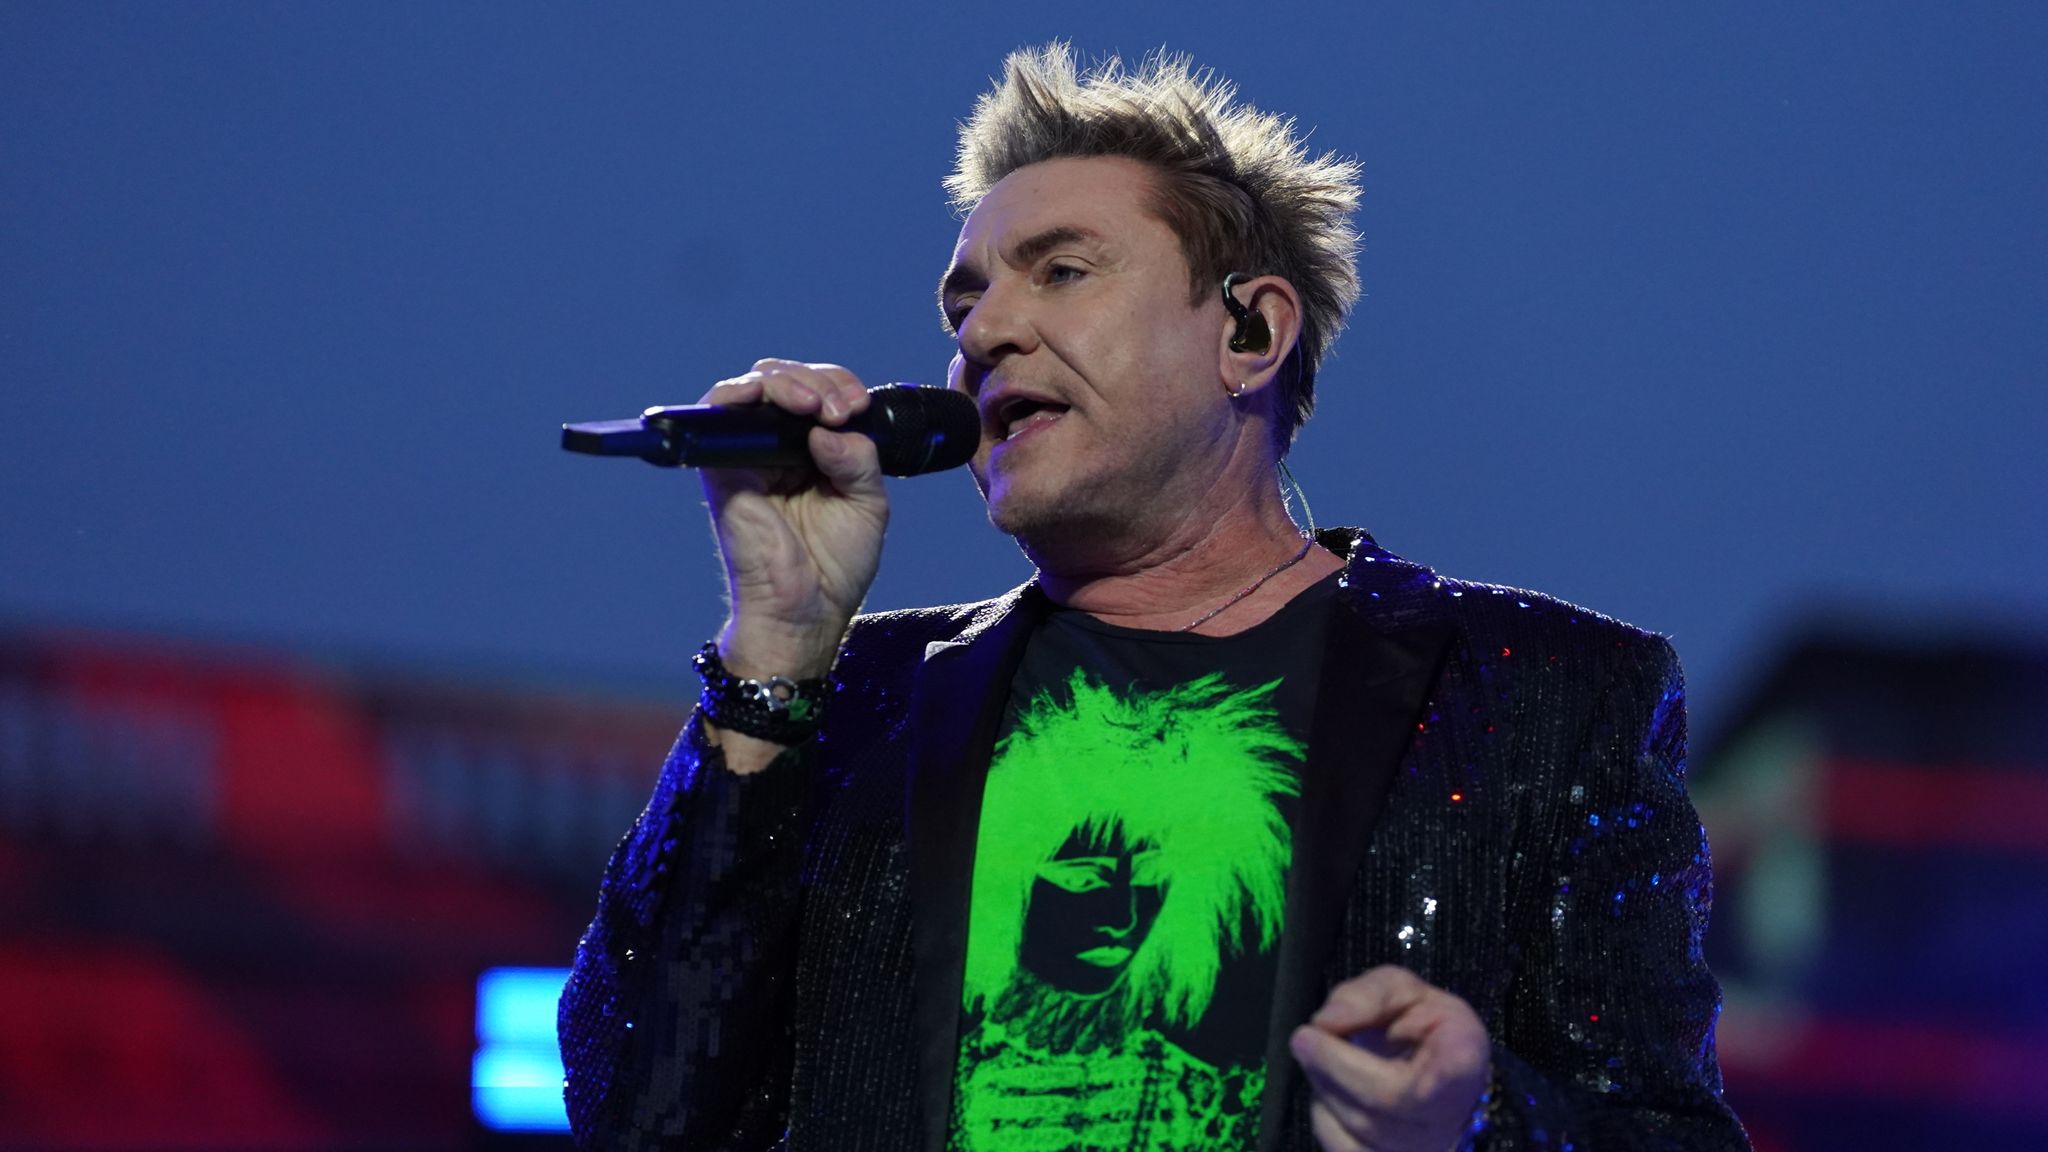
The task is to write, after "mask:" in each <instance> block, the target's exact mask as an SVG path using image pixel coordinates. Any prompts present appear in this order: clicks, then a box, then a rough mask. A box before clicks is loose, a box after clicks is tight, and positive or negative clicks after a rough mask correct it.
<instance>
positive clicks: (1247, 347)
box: [1217, 273, 1301, 396]
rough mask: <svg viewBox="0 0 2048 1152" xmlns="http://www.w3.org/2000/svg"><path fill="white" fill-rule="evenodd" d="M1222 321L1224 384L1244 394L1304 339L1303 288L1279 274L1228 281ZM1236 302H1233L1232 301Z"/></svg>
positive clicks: (1270, 376) (1275, 371)
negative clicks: (1302, 319) (1302, 315)
mask: <svg viewBox="0 0 2048 1152" xmlns="http://www.w3.org/2000/svg"><path fill="white" fill-rule="evenodd" d="M1223 294H1224V295H1225V296H1226V297H1228V300H1227V301H1226V302H1225V303H1224V312H1225V316H1224V324H1223V329H1222V337H1221V340H1220V341H1219V348H1218V351H1219V352H1220V354H1221V361H1220V363H1219V364H1218V365H1217V367H1218V369H1219V372H1218V374H1219V376H1220V377H1221V378H1222V380H1223V388H1224V390H1225V391H1226V392H1229V393H1230V394H1231V395H1232V396H1244V395H1248V394H1250V393H1253V392H1257V391H1258V390H1259V389H1261V388H1265V387H1267V386H1268V385H1270V384H1271V383H1272V382H1273V380H1274V378H1275V377H1277V376H1278V375H1279V374H1280V366H1281V365H1282V364H1285V363H1286V362H1287V357H1288V356H1290V355H1292V354H1293V353H1294V346H1295V345H1296V344H1297V343H1298V342H1299V341H1300V339H1301V294H1300V293H1298V292H1296V291H1295V290H1294V285H1292V284H1290V283H1288V282H1287V280H1286V279H1285V278H1283V277H1279V276H1258V277H1245V276H1243V275H1241V274H1238V273H1232V274H1231V275H1230V277H1228V278H1227V279H1226V280H1225V281H1224V287H1223ZM1233 305H1235V307H1233Z"/></svg>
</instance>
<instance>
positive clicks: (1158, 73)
mask: <svg viewBox="0 0 2048 1152" xmlns="http://www.w3.org/2000/svg"><path fill="white" fill-rule="evenodd" d="M1236 95H1237V89H1236V87H1235V86H1234V85H1232V84H1231V83H1230V82H1229V81H1227V80H1224V79H1221V78H1219V77H1217V76H1216V75H1215V73H1214V72H1212V71H1210V70H1208V69H1202V70H1199V71H1198V70H1196V68H1195V66H1194V62H1193V61H1192V60H1190V59H1189V58H1188V57H1186V56H1179V55H1169V54H1167V53H1165V52H1163V51H1161V52H1158V53H1155V54H1153V55H1150V56H1148V57H1146V58H1145V60H1144V61H1143V62H1142V63H1141V64H1140V65H1139V66H1138V68H1137V69H1136V70H1135V71H1132V70H1128V69H1126V68H1125V67H1124V65H1123V62H1122V61H1121V60H1120V59H1118V58H1117V57H1115V56H1111V57H1108V58H1107V59H1105V60H1103V61H1102V62H1100V63H1098V64H1096V65H1095V66H1094V67H1092V68H1089V69H1088V70H1086V71H1085V72H1084V71H1081V70H1079V69H1078V68H1077V67H1076V66H1075V62H1074V56H1073V51H1072V49H1071V48H1070V47H1069V46H1068V45H1067V44H1066V43H1064V42H1062V41H1054V42H1053V43H1050V44H1047V45H1045V46H1044V47H1043V48H1024V49H1019V50H1018V51H1016V52H1012V53H1011V54H1010V56H1009V58H1008V59H1006V60H1004V61H1003V78H1002V80H1000V81H998V82H997V84H996V86H995V87H994V88H992V89H990V90H989V91H988V92H986V93H983V94H982V96H981V97H980V98H979V99H977V100H976V101H975V104H974V115H973V116H971V117H970V118H969V119H968V120H967V121H966V122H965V123H963V124H962V125H961V126H960V151H959V155H958V158H957V159H956V161H955V163H954V165H953V173H952V175H950V176H948V177H946V192H947V194H948V195H949V196H950V197H951V199H952V204H953V207H954V209H955V210H956V211H958V212H960V213H962V214H963V215H964V214H965V213H967V212H970V211H972V210H973V208H974V206H975V205H976V204H977V203H979V202H980V201H981V198H982V197H983V196H985V195H987V194H988V190H989V189H990V188H993V187H995V185H996V183H997V182H998V181H1000V180H1002V178H1003V177H1005V176H1007V175H1009V174H1010V173H1012V172H1015V171H1016V170H1017V169H1019V168H1022V167H1024V166H1026V165H1028V164H1036V163H1038V162H1039V161H1041V160H1051V159H1054V158H1056V157H1063V156H1124V157H1128V158H1130V159H1133V160H1138V161H1141V162H1143V163H1145V164H1147V165H1150V166H1151V167H1152V168H1153V169H1154V170H1155V171H1156V172H1157V173H1158V181H1157V186H1156V188H1155V191H1154V196H1153V200H1152V204H1151V208H1152V210H1153V212H1155V213H1156V214H1157V215H1158V216H1159V218H1160V219H1161V220H1163V221H1165V222H1166V224H1167V225H1168V226H1169V227H1171V228H1172V229H1173V230H1174V233H1175V234H1176V235H1178V236H1179V237H1180V242H1181V252H1182V255H1184V256H1185V257H1186V258H1187V263H1188V273H1189V277H1190V291H1191V293H1192V295H1191V299H1190V303H1192V304H1200V303H1201V302H1202V300H1203V299H1204V298H1205V297H1206V296H1207V295H1208V294H1210V293H1213V292H1215V291H1216V290H1217V289H1218V287H1219V286H1220V285H1221V284H1222V283H1223V277H1225V276H1226V275H1228V274H1230V273H1231V272H1247V273H1250V274H1251V275H1254V276H1265V275H1276V276H1280V277H1283V278H1285V279H1286V280H1287V281H1288V282H1289V283H1291V284H1293V285H1294V288H1295V290H1296V291H1297V292H1299V293H1300V294H1301V301H1302V312H1303V317H1302V333H1301V341H1300V349H1299V351H1300V355H1299V356H1298V357H1291V358H1290V361H1291V362H1290V363H1289V364H1287V365H1285V366H1283V367H1282V368H1281V371H1280V374H1279V377H1278V380H1277V383H1278V384H1279V387H1280V396H1281V401H1282V402H1281V403H1280V404H1279V405H1278V406H1277V421H1278V425H1279V427H1278V428H1277V430H1276V431H1277V433H1278V436H1279V442H1280V445H1281V446H1282V450H1283V451H1284V450H1285V446H1286V445H1287V444H1288V443H1290V442H1291V441H1292V440H1293V437H1294V433H1295V431H1296V430H1297V429H1298V428H1299V427H1300V425H1301V422H1302V421H1304V420H1306V419H1308V416H1309V413H1310V411H1312V410H1313V409H1314V407H1315V378H1316V372H1317V369H1318V368H1320V367H1321V365H1322V361H1323V356H1324V355H1325V354H1326V353H1327V352H1328V351H1329V348H1330V344H1331V342H1332V341H1334V340H1335V339H1336V338H1337V333H1338V332H1339V331H1341V330H1342V329H1343V327H1344V319H1345V317H1346V316H1347V315H1349V313H1350V311H1351V306H1352V304H1353V303H1355V302H1356V301H1357V299H1358V268H1357V263H1356V260H1357V255H1358V239H1359V237H1358V233H1357V232H1356V231H1355V230H1353V228H1352V227H1351V222H1350V219H1351V213H1352V210H1353V209H1355V208H1356V207H1357V205H1358V193H1359V187H1358V165H1357V163H1356V162H1354V161H1350V160H1340V159H1338V158H1337V157H1336V155H1335V154H1334V153H1329V152H1326V153H1324V154H1323V155H1321V156H1315V157H1312V156H1310V155H1309V152H1308V146H1307V144H1306V142H1305V141H1304V140H1303V138H1302V137H1301V136H1299V135H1297V134H1296V132H1295V130H1294V121H1293V120H1292V119H1289V118H1283V117H1280V116H1275V115H1273V114H1271V113H1267V112H1261V111H1259V110H1258V109H1257V108H1254V107H1252V106H1251V105H1249V104H1240V103H1236V102H1235V98H1236Z"/></svg>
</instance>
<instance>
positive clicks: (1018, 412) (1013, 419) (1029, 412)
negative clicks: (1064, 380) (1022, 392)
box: [994, 396, 1067, 444]
mask: <svg viewBox="0 0 2048 1152" xmlns="http://www.w3.org/2000/svg"><path fill="white" fill-rule="evenodd" d="M1066 411H1067V405H1065V404H1056V403H1053V402H1052V401H1050V400H1037V399H1033V398H1032V397H1029V396H1016V397H1012V398H1010V399H1008V400H1005V401H1003V403H1002V406H1001V407H1000V408H998V409H997V410H996V413H995V421H994V425H995V428H996V430H997V431H999V432H1000V433H1001V436H1000V439H1001V441H1002V442H1003V443H1005V444H1007V443H1010V442H1012V441H1015V440H1018V439H1020V438H1022V437H1024V436H1027V435H1029V434H1031V433H1032V432H1035V431H1037V430H1039V429H1040V428H1043V427H1045V426H1046V425H1048V424H1051V423H1052V422H1054V421H1055V420H1058V419H1059V418H1060V417H1061V416H1064V415H1065V414H1066Z"/></svg>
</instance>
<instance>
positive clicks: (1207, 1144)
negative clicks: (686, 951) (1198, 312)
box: [952, 574, 1337, 1152]
mask: <svg viewBox="0 0 2048 1152" xmlns="http://www.w3.org/2000/svg"><path fill="white" fill-rule="evenodd" d="M1336 587H1337V582H1336V577H1335V575H1334V574H1333V575H1332V576H1331V577H1330V578H1329V579H1326V580H1323V581H1321V582H1319V583H1317V584H1316V585H1314V586H1313V587H1311V588H1309V589H1308V590H1306V591H1304V592H1302V593H1301V594H1300V595H1298V596H1297V597H1295V598H1294V599H1293V600H1292V601H1290V602H1289V603H1288V604H1287V605H1286V606H1285V607H1283V608H1281V609H1280V611H1278V612H1276V613H1274V614H1273V615H1272V616H1270V617H1268V618H1267V619H1266V620H1264V621H1262V622H1260V623H1259V624H1257V625H1255V626H1253V627H1251V628H1249V629H1246V630H1245V631H1243V632H1240V633H1238V634H1236V635H1234V636H1222V637H1209V636H1196V635H1191V634H1187V633H1178V632H1147V631H1140V630H1137V629H1132V628H1122V627H1118V626H1116V625H1113V624H1106V623H1103V622H1102V621H1100V620H1097V619H1095V618H1093V617H1091V616H1088V615H1087V614H1085V613H1082V612H1075V611H1065V610H1061V611H1056V612H1054V613H1053V615H1052V616H1051V617H1050V619H1048V620H1047V621H1046V623H1045V624H1044V625H1043V626H1041V627H1040V628H1039V630H1038V631H1037V632H1036V633H1034V634H1033V636H1032V637H1031V639H1030V640H1029V642H1028V644H1027V647H1026V650H1025V654H1024V660H1023V663H1022V665H1021V666H1020V667H1019V669H1018V672H1017V676H1016V678H1015V680H1013V681H1012V682H1011V685H1010V704H1009V709H1008V712H1007V714H1006V716H1005V718H1004V723H1003V728H1002V731H1001V734H1000V737H999V739H998V742H997V744H996V751H995V756H994V758H993V760H992V761H991V763H990V766H989V776H988V788H987V791H986V793H985V794H984V797H983V801H982V808H981V821H980V826H979V830H978V834H977V838H976V853H975V863H974V878H973V904H972V910H971V912H970V914H969V922H968V946H967V974H966V985H965V993H964V995H963V1003H962V1006H961V1008H962V1018H961V1044H960V1056H959V1064H958V1067H957V1069H956V1073H955V1077H954V1094H955V1102H954V1109H953V1125H952V1146H953V1148H955V1149H959V1150H979V1149H991V1150H993V1149H1001V1150H1003V1152H1030V1150H1035V1149H1044V1150H1048V1152H1050V1150H1053V1149H1060V1150H1066V1149H1096V1148H1101V1149H1119V1150H1123V1149H1156V1150H1167V1149H1194V1148H1202V1149H1208V1148H1222V1147H1249V1146H1250V1145H1251V1143H1252V1142H1253V1140H1254V1139H1255V1138H1256V1128H1257V1124H1258V1115H1259V1100H1260V1095H1261V1093H1262V1092H1263V1090H1264V1087H1265V1079H1266V1077H1265V1055H1266V1032H1267V1025H1268V1023H1269V1021H1270V1019H1271V1014H1272V992H1273V978H1274V963H1275V958H1276V956H1277V954H1278V946H1279V937H1280V930H1281V920H1282V913H1283V911H1284V908H1285V901H1286V891H1287V871H1288V868H1289V866H1290V865H1291V862H1292V850H1291V849H1292V842H1293V831H1292V830H1293V825H1294V815H1295V804H1296V797H1297V796H1298V795H1299V793H1300V786H1299V770H1300V765H1301V762H1302V758H1303V756H1304V755H1305V753H1306V750H1307V744H1308V731H1309V721H1310V717H1311V715H1312V713H1313V711H1314V707H1315V690H1316V679H1317V676H1318V675H1319V674H1320V672H1321V662H1322V651H1323V635H1324V632H1325V623H1326V621H1327V619H1328V613H1329V610H1330V606H1331V603H1332V601H1333V599H1334V597H1335V595H1336Z"/></svg>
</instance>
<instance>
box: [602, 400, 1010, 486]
mask: <svg viewBox="0 0 2048 1152" xmlns="http://www.w3.org/2000/svg"><path fill="white" fill-rule="evenodd" d="M815 427H818V421H817V420H815V419H813V418H812V417H809V416H799V415H797V414H796V413H794V412H785V411H783V410H782V409H780V408H777V407H775V406H774V405H772V404H734V405H725V404H685V405H681V406H678V407H673V408H649V409H648V410H647V411H645V412H643V413H641V414H640V418H639V419H638V420H599V421H596V422H594V423H589V424H564V425H562V447H563V448H565V449H567V450H568V451H571V452H584V453H588V454H590V455H592V456H638V457H639V458H641V459H642V460H645V461H647V462H648V463H649V464H656V465H659V466H661V467H663V468H674V467H676V466H678V465H681V466H682V467H685V468H767V467H775V466H792V465H799V464H804V465H807V464H810V463H811V450H810V448H809V447H808V446H807V445H806V444H805V440H806V438H807V437H808V436H809V435H810V431H811V429H812V428H815ZM835 431H841V432H858V433H860V434H861V435H863V436H866V437H867V438H868V439H870V440H873V441H874V442H875V447H876V448H877V449H878V450H879V451H878V454H879V455H880V457H881V461H882V472H883V474H885V475H889V476H916V475H919V474H921V473H925V472H942V471H944V470H946V469H948V468H958V467H959V466H960V465H962V464H965V463H967V461H969V460H970V459H972V458H973V457H974V450H975V448H977V447H978V446H980V444H981V411H980V409H978V408H976V407H975V405H974V401H973V400H971V399H969V398H968V397H967V396H966V395H965V394H964V393H960V392H955V391H952V390H951V389H948V388H927V387H922V386H920V385H917V384H883V385H881V386H880V387H876V388H870V389H868V408H867V411H865V412H862V413H861V414H860V415H858V416H855V417H854V418H853V419H851V420H848V421H847V422H846V423H845V424H843V425H841V426H840V427H839V428H837V429H835Z"/></svg>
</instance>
